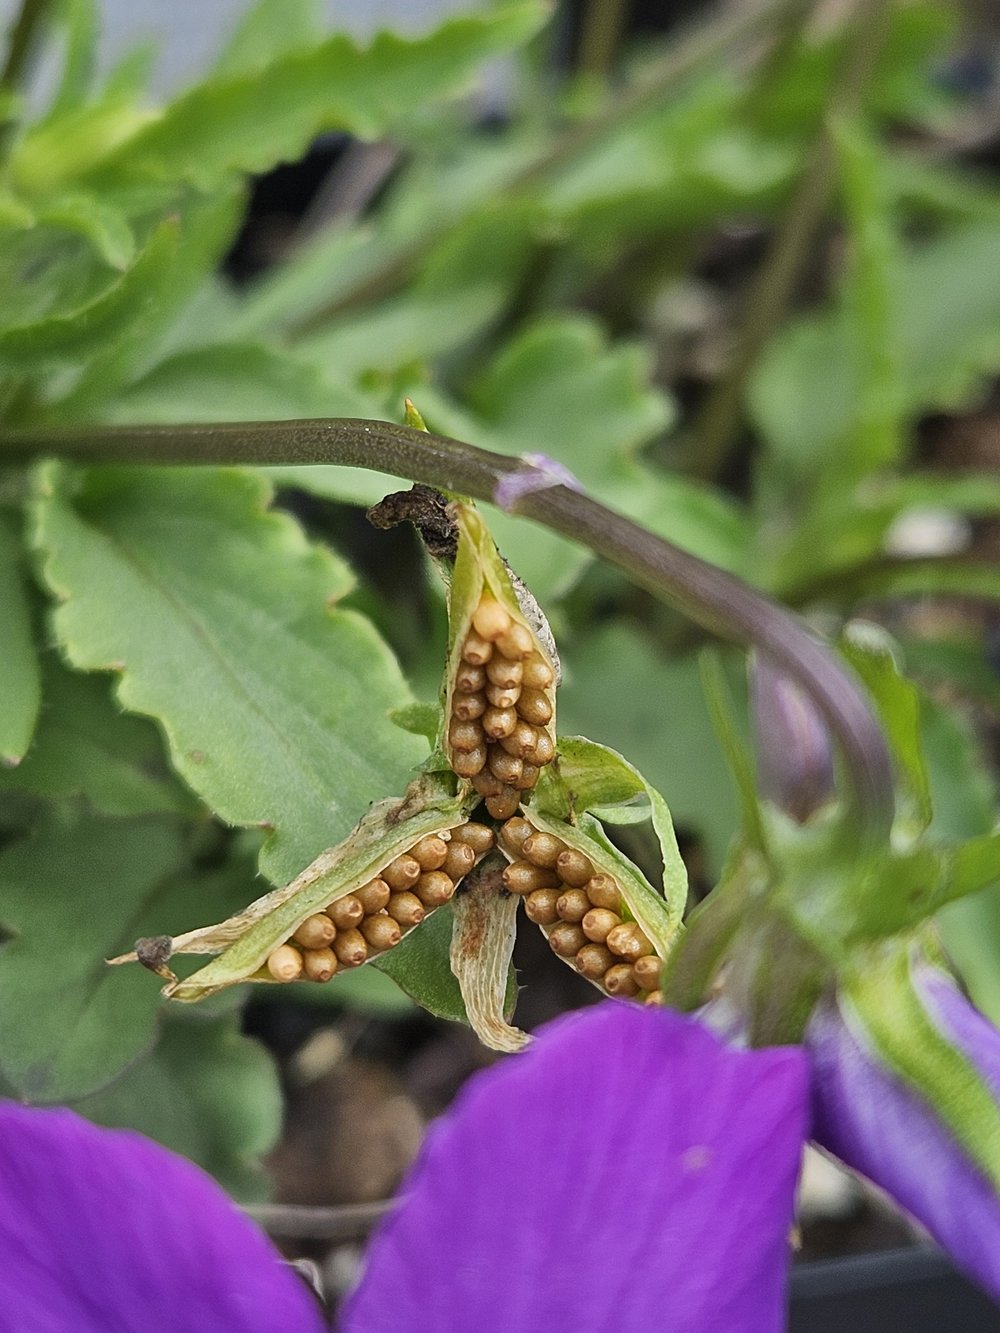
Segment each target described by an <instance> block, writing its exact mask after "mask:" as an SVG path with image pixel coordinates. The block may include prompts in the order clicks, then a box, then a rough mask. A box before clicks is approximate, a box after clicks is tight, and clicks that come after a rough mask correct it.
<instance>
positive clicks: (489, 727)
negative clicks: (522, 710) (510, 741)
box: [483, 708, 517, 741]
mask: <svg viewBox="0 0 1000 1333" xmlns="http://www.w3.org/2000/svg"><path fill="white" fill-rule="evenodd" d="M516 726H517V710H516V709H514V708H487V709H486V711H485V713H484V714H483V731H485V732H486V734H487V736H489V737H490V738H491V739H492V740H495V741H498V740H501V739H502V738H503V737H504V736H509V735H510V733H511V732H512V731H513V730H514V728H515V727H516Z"/></svg>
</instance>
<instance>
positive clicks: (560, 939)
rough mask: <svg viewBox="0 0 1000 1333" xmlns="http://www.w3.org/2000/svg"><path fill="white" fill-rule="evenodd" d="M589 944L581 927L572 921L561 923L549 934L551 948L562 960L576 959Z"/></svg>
mask: <svg viewBox="0 0 1000 1333" xmlns="http://www.w3.org/2000/svg"><path fill="white" fill-rule="evenodd" d="M587 942H588V941H587V937H586V935H585V934H584V933H583V931H582V930H581V929H580V927H579V926H577V925H574V924H573V923H572V922H570V921H560V922H559V924H558V925H557V926H553V927H552V929H551V931H550V932H549V948H550V949H551V950H552V952H553V953H557V954H558V955H559V957H560V958H575V957H576V955H577V954H578V953H579V952H580V950H581V949H582V948H583V947H584V945H585V944H586V943H587Z"/></svg>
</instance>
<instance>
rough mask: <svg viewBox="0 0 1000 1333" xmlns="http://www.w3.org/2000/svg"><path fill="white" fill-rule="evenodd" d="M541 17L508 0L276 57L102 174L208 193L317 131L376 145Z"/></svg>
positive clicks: (189, 99)
mask: <svg viewBox="0 0 1000 1333" xmlns="http://www.w3.org/2000/svg"><path fill="white" fill-rule="evenodd" d="M544 17H545V9H544V7H542V6H541V5H539V4H538V3H536V2H535V0H509V3H506V4H503V5H502V6H500V7H499V8H496V9H493V10H492V11H491V12H486V13H483V14H481V15H474V16H467V17H460V18H455V19H451V20H449V21H448V22H446V23H444V24H442V25H441V27H440V28H438V29H437V30H436V31H434V32H432V33H431V34H430V35H429V36H427V37H423V38H417V39H414V40H407V39H404V38H401V37H397V36H396V35H395V34H393V33H386V32H383V33H379V34H378V35H377V36H376V37H375V38H374V39H373V40H372V43H371V45H370V46H368V47H367V48H364V49H361V48H359V47H358V46H357V44H356V43H355V42H354V41H353V40H352V39H351V38H350V37H347V36H344V35H337V36H335V37H331V38H329V39H328V40H326V41H325V42H323V43H322V44H320V45H319V46H316V47H313V48H311V49H309V50H292V51H284V52H282V53H281V54H279V55H278V57H277V58H276V59H274V60H272V61H270V62H269V63H268V64H266V65H264V66H262V67H258V68H255V69H253V70H252V71H251V72H246V73H242V74H238V75H235V76H233V77H231V78H228V79H225V80H212V81H211V82H209V83H205V84H202V85H201V86H200V87H197V88H194V89H192V90H191V91H190V92H188V93H184V94H182V95H181V96H180V97H179V98H178V99H177V100H176V101H175V102H173V103H172V104H171V105H170V106H169V107H167V108H166V110H165V111H164V112H163V113H162V114H161V115H160V116H159V117H158V118H157V119H156V120H154V121H153V122H152V123H151V124H149V125H148V126H147V127H146V128H145V129H142V130H140V131H139V132H138V133H137V134H136V135H135V136H134V137H133V138H132V139H131V140H129V141H127V142H125V143H124V144H123V146H122V148H121V149H120V150H119V152H118V154H117V156H116V157H114V158H112V159H110V160H109V161H108V162H106V163H105V168H106V169H113V170H115V171H118V172H126V173H128V174H130V175H135V174H137V173H138V174H142V175H149V176H153V177H157V178H161V179H170V180H189V181H192V182H194V183H195V184H196V185H198V186H200V187H202V188H211V187H212V185H213V184H215V183H216V182H217V181H218V180H219V178H220V177H221V176H223V175H226V174H228V173H229V172H232V171H248V172H252V171H263V170H266V169H267V168H269V167H271V166H273V165H274V163H275V162H277V161H280V160H282V159H289V160H294V159H296V158H298V157H300V156H301V155H302V154H303V152H304V151H305V150H306V148H307V147H308V145H309V143H310V142H311V141H312V140H313V139H314V138H315V137H316V136H317V135H318V134H320V133H322V132H323V131H328V130H333V129H341V130H349V131H350V132H351V133H352V134H355V135H357V136H358V137H359V138H367V139H373V138H377V137H379V136H380V135H382V134H385V133H386V132H387V131H388V130H390V129H393V128H395V129H399V128H400V127H402V126H403V125H404V124H405V121H406V119H407V117H408V116H410V115H412V112H413V108H414V107H415V106H424V105H426V103H427V102H428V101H429V100H430V99H432V98H441V97H445V96H448V95H450V94H452V93H453V92H455V91H456V90H457V89H458V88H460V87H461V85H462V84H463V83H464V82H465V80H466V79H467V78H468V77H469V75H470V73H471V72H472V71H473V70H474V69H475V67H476V66H477V65H478V64H479V63H480V62H481V61H483V60H484V59H486V58H487V57H489V56H493V55H498V54H500V53H502V52H504V51H508V50H511V49H513V48H514V47H517V46H519V45H521V44H522V43H523V42H525V41H527V40H528V38H530V37H531V36H532V35H533V34H534V33H535V32H536V31H537V29H538V27H539V25H540V23H541V22H542V20H543V19H544Z"/></svg>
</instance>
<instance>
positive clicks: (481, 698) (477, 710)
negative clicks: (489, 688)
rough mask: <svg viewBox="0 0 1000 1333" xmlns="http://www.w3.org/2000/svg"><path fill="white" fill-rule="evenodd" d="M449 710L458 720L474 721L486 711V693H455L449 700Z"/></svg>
mask: <svg viewBox="0 0 1000 1333" xmlns="http://www.w3.org/2000/svg"><path fill="white" fill-rule="evenodd" d="M451 712H452V716H453V717H457V718H458V720H459V722H474V721H475V719H476V718H477V717H482V715H483V714H484V713H485V712H486V695H485V694H482V693H476V694H459V693H457V692H456V693H455V695H454V696H453V697H452V701H451Z"/></svg>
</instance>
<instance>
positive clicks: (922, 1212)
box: [809, 968, 1000, 1299]
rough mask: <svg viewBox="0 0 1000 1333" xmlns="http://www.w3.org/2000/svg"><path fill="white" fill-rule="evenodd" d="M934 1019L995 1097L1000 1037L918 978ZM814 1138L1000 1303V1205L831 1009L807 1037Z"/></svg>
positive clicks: (927, 972)
mask: <svg viewBox="0 0 1000 1333" xmlns="http://www.w3.org/2000/svg"><path fill="white" fill-rule="evenodd" d="M915 979H916V981H917V986H918V989H919V990H920V991H921V992H922V994H923V997H924V999H925V1001H926V1002H927V1004H928V1009H929V1011H930V1013H931V1016H932V1017H934V1018H936V1019H937V1021H938V1026H939V1027H940V1028H941V1031H942V1032H943V1033H945V1034H946V1035H947V1036H949V1037H950V1038H951V1039H952V1040H953V1041H954V1042H955V1045H956V1046H958V1047H959V1048H960V1049H962V1050H964V1051H965V1053H966V1054H967V1055H968V1056H969V1058H970V1059H971V1060H972V1061H973V1062H974V1063H975V1065H976V1066H977V1067H978V1069H979V1071H980V1073H981V1074H982V1076H983V1078H984V1079H985V1081H986V1082H987V1083H988V1085H989V1086H990V1088H991V1089H992V1090H993V1091H994V1093H995V1094H996V1095H997V1097H998V1098H1000V1033H998V1032H997V1031H996V1029H995V1028H994V1027H992V1026H991V1025H990V1024H989V1023H987V1021H986V1020H985V1019H984V1018H983V1017H982V1016H981V1015H980V1014H977V1013H976V1011H975V1010H974V1009H973V1008H972V1007H971V1005H969V1003H968V1002H967V1001H966V1000H965V999H964V998H963V997H962V995H961V994H960V993H959V991H958V990H957V989H956V988H955V986H953V985H952V984H951V982H950V981H948V980H947V978H946V977H945V976H944V975H943V974H942V973H940V972H937V971H935V970H934V969H932V968H926V969H922V970H921V971H919V972H917V973H916V974H915ZM809 1046H810V1048H811V1050H812V1054H813V1068H814V1080H813V1133H814V1135H815V1137H816V1140H817V1142H818V1143H820V1144H821V1145H822V1146H823V1147H824V1148H828V1149H829V1150H830V1151H831V1152H832V1153H834V1154H835V1155H836V1156H837V1157H839V1158H840V1159H841V1161H843V1162H846V1164H847V1165H848V1166H850V1167H853V1168H854V1169H855V1170H857V1171H860V1172H861V1173H862V1174H863V1175H865V1176H867V1177H868V1178H869V1179H870V1180H873V1181H874V1182H875V1184H876V1185H880V1186H881V1187H882V1188H883V1189H885V1190H886V1191H888V1193H889V1194H891V1195H892V1196H893V1198H894V1199H896V1200H897V1201H898V1202H899V1203H900V1204H901V1205H902V1206H903V1207H904V1208H905V1209H906V1210H907V1211H908V1212H910V1213H912V1214H913V1216H914V1217H915V1218H917V1219H918V1220H919V1221H920V1222H922V1223H923V1225H924V1226H925V1227H926V1228H927V1230H928V1231H929V1232H930V1233H931V1235H932V1236H933V1237H934V1238H935V1239H936V1240H937V1241H938V1242H939V1244H941V1245H943V1246H944V1248H945V1249H946V1250H948V1251H949V1253H950V1254H951V1256H952V1258H953V1259H954V1260H955V1263H956V1264H958V1265H959V1267H961V1268H963V1269H964V1270H965V1271H966V1272H967V1273H969V1274H970V1275H971V1276H972V1277H974V1278H975V1279H976V1280H977V1281H978V1282H980V1283H981V1284H982V1286H983V1287H984V1288H985V1289H986V1290H987V1291H989V1292H990V1293H991V1294H992V1296H993V1297H994V1298H995V1299H1000V1200H998V1198H997V1195H996V1192H995V1190H994V1189H993V1187H992V1186H991V1185H990V1183H989V1181H988V1180H987V1179H986V1177H985V1176H984V1175H983V1174H982V1173H981V1172H980V1171H979V1170H978V1169H977V1168H976V1167H975V1166H973V1164H972V1163H971V1162H970V1161H969V1159H968V1158H967V1157H966V1156H965V1154H964V1153H963V1151H962V1149H961V1148H960V1147H959V1146H958V1145H957V1144H956V1142H955V1141H954V1139H953V1138H952V1136H951V1134H950V1133H949V1131H948V1130H947V1129H946V1128H945V1126H943V1125H942V1124H941V1122H940V1121H939V1120H938V1118H937V1117H936V1116H935V1114H934V1112H933V1110H932V1108H931V1107H930V1106H929V1104H928V1103H926V1102H925V1101H924V1100H923V1099H922V1098H921V1097H919V1096H918V1094H917V1093H916V1092H915V1091H913V1090H912V1089H911V1088H909V1087H908V1086H907V1085H905V1084H904V1083H902V1082H901V1081H900V1080H899V1079H897V1078H895V1077H893V1075H892V1074H890V1073H889V1072H888V1071H887V1070H886V1069H884V1068H883V1067H882V1066H881V1065H880V1064H879V1063H878V1062H877V1060H876V1059H875V1057H874V1056H873V1055H872V1054H871V1053H870V1051H869V1050H868V1049H867V1048H866V1046H865V1045H864V1044H863V1043H862V1041H861V1040H860V1039H859V1037H858V1036H857V1035H856V1034H855V1033H854V1032H853V1031H852V1030H851V1028H850V1027H849V1026H848V1023H847V1022H846V1021H845V1020H844V1018H843V1016H842V1015H841V1013H840V1011H839V1009H838V1008H837V1007H836V1006H835V1005H834V1004H827V1005H824V1006H822V1007H821V1008H820V1009H818V1010H817V1011H816V1014H815V1015H814V1017H813V1019H812V1022H811V1024H810V1028H809Z"/></svg>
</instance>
